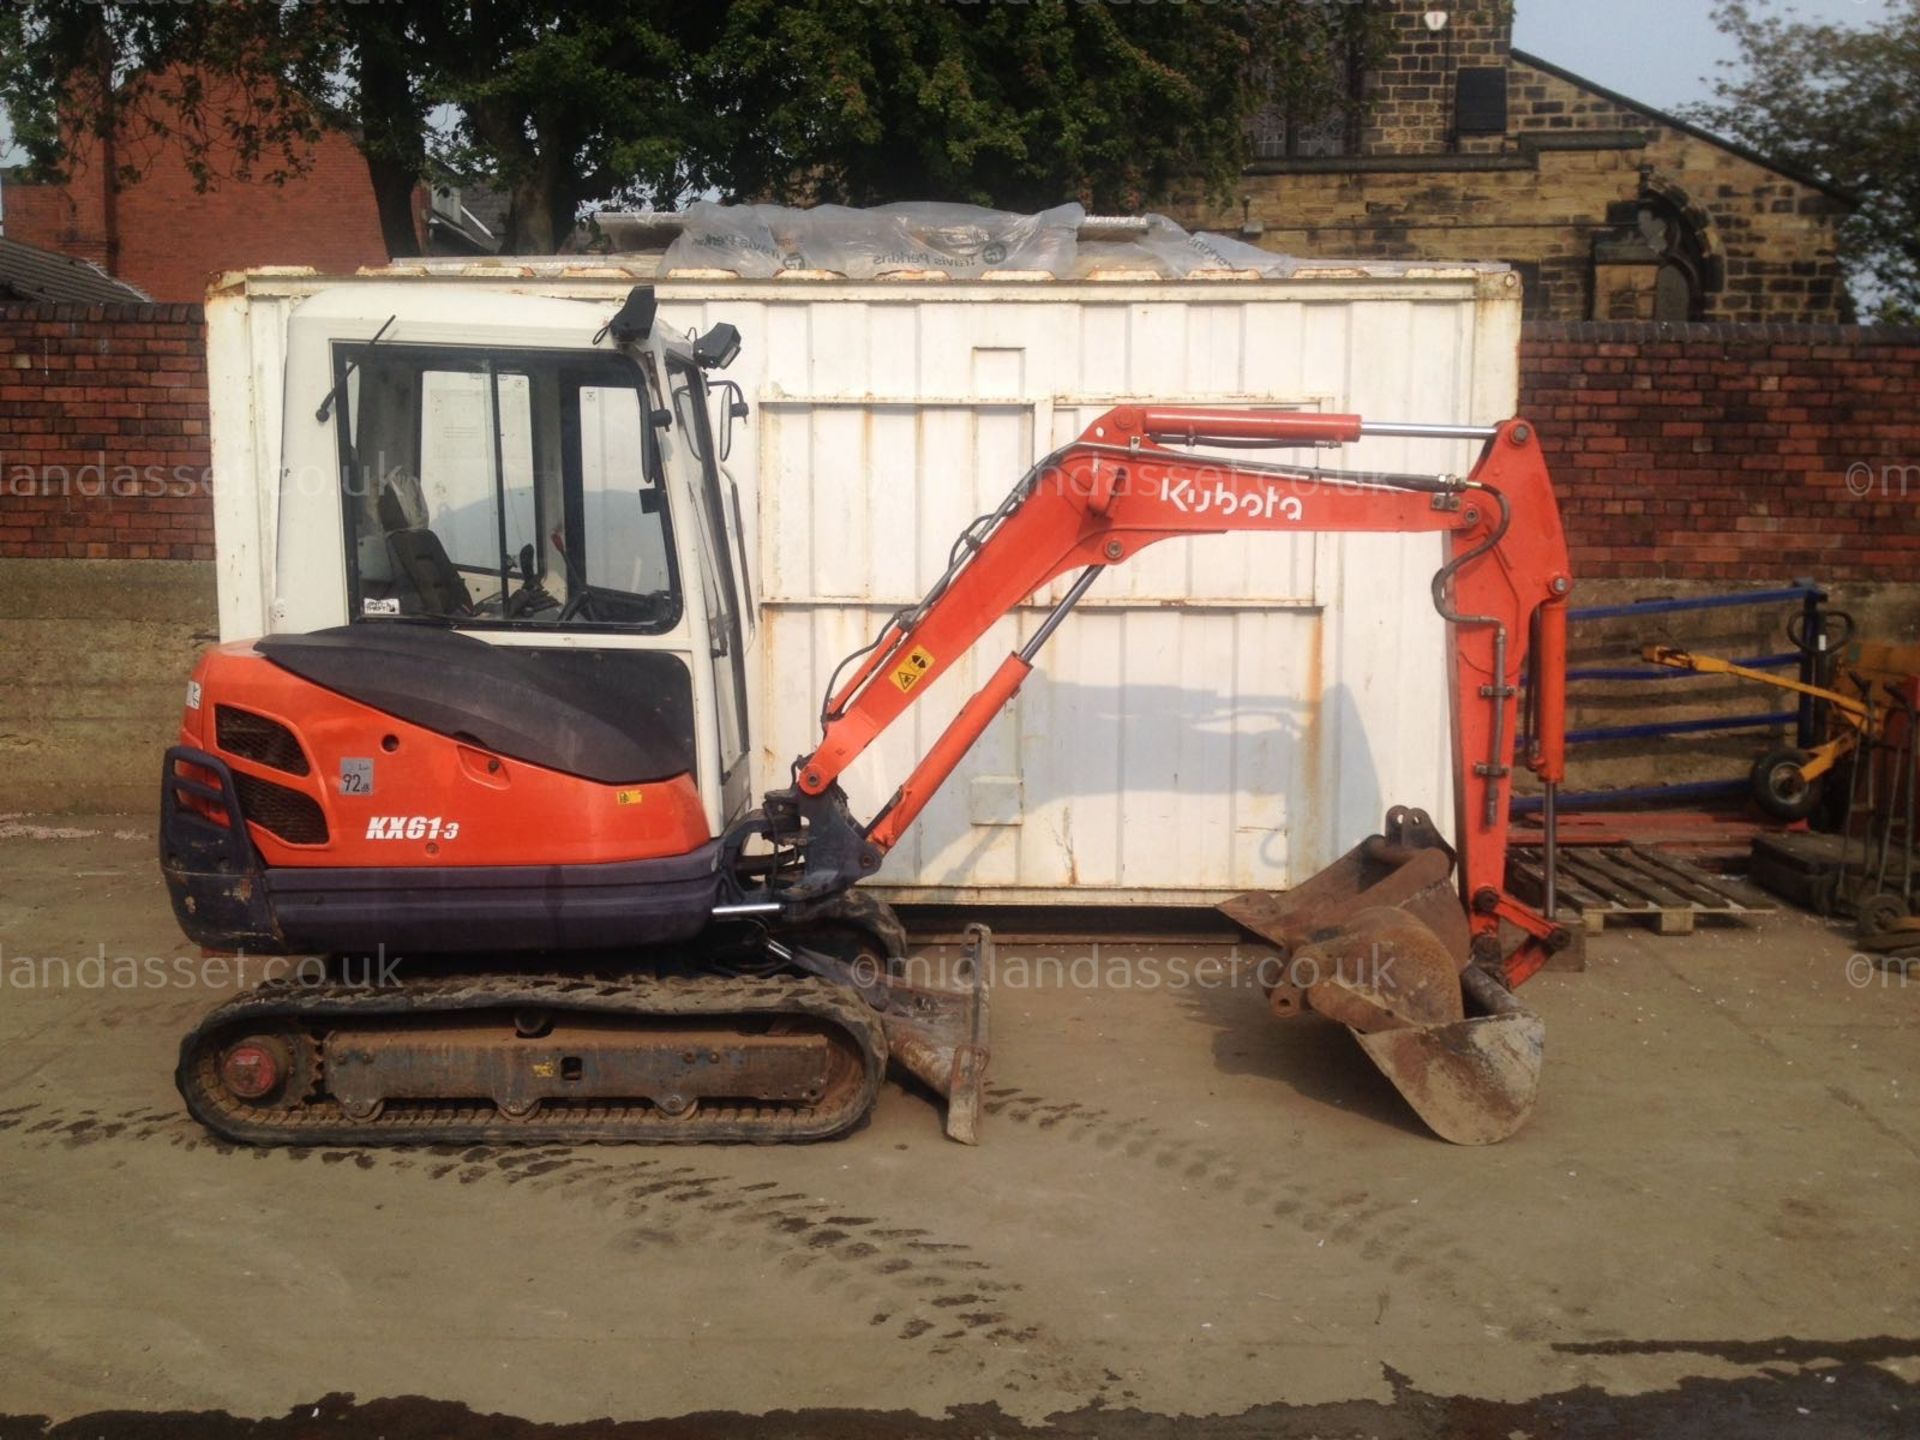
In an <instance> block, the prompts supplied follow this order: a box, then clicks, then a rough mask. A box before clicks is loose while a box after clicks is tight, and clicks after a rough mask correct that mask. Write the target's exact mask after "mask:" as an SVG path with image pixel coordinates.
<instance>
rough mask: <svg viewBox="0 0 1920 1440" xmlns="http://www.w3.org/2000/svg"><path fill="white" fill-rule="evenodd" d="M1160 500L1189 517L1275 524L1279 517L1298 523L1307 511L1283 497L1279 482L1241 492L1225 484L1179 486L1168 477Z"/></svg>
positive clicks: (1292, 498)
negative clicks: (1274, 520) (1219, 517)
mask: <svg viewBox="0 0 1920 1440" xmlns="http://www.w3.org/2000/svg"><path fill="white" fill-rule="evenodd" d="M1160 498H1161V499H1162V500H1164V501H1165V502H1166V503H1167V504H1169V505H1171V506H1173V508H1174V509H1176V510H1178V511H1180V512H1181V513H1182V514H1186V515H1206V514H1210V513H1212V514H1219V515H1221V516H1225V517H1227V518H1232V517H1234V516H1243V517H1245V518H1246V519H1249V520H1271V519H1273V517H1274V516H1275V515H1276V514H1277V515H1279V516H1280V517H1281V518H1282V519H1285V520H1293V521H1298V520H1299V519H1300V518H1301V517H1302V516H1303V515H1304V514H1305V513H1306V508H1307V507H1306V506H1305V505H1304V504H1302V503H1301V500H1300V497H1299V496H1298V495H1287V494H1284V493H1282V490H1281V487H1280V485H1279V484H1278V483H1277V482H1275V481H1269V482H1268V483H1267V484H1266V485H1265V486H1264V487H1253V488H1248V489H1244V490H1237V489H1235V488H1233V487H1232V486H1230V485H1228V484H1227V482H1226V481H1225V480H1219V481H1216V482H1214V484H1213V485H1211V486H1209V485H1208V484H1207V483H1206V482H1205V481H1200V482H1198V483H1196V482H1195V481H1193V480H1187V479H1183V480H1180V481H1179V482H1178V483H1176V482H1175V481H1174V479H1173V477H1172V476H1165V477H1162V479H1161V481H1160Z"/></svg>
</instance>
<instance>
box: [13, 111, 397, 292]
mask: <svg viewBox="0 0 1920 1440" xmlns="http://www.w3.org/2000/svg"><path fill="white" fill-rule="evenodd" d="M165 78H167V79H168V80H171V78H172V77H171V76H169V77H165ZM207 84H208V88H209V99H208V103H207V106H206V108H207V111H208V113H210V114H216V115H217V114H220V113H222V112H223V107H227V106H228V105H229V104H230V102H231V100H232V97H230V96H229V95H228V94H227V93H226V91H225V90H223V89H222V88H221V85H222V82H220V81H218V80H217V79H212V78H209V79H208V81H207ZM137 113H138V114H139V116H140V118H139V121H138V126H139V133H137V134H133V133H129V134H123V135H122V136H121V137H120V145H119V148H118V150H117V152H116V153H115V156H114V159H115V160H116V161H117V163H118V164H120V165H121V166H125V167H128V168H130V169H132V170H134V171H136V172H137V173H138V176H139V178H138V179H134V180H119V181H117V182H116V181H115V177H114V176H113V174H112V166H110V165H109V164H107V163H105V162H104V161H103V158H102V155H101V147H100V143H99V141H98V140H97V139H96V138H94V137H92V136H88V135H75V136H74V137H72V139H71V140H70V142H69V144H70V150H71V154H70V156H69V158H68V160H67V170H68V181H67V183H66V184H64V185H18V184H9V185H8V186H7V194H6V233H7V234H8V235H9V236H10V237H12V238H13V239H15V240H22V241H25V242H26V243H27V244H29V245H38V246H41V247H42V248H44V249H47V250H58V251H61V252H62V253H64V254H68V255H77V256H80V257H81V258H83V259H87V260H92V261H94V262H96V263H98V264H102V265H104V266H106V268H107V269H108V270H110V271H111V272H112V273H113V274H114V275H115V276H116V277H118V278H119V279H122V280H125V281H126V282H127V283H128V284H130V285H135V286H138V287H139V288H140V289H141V290H143V291H145V292H146V293H147V294H148V295H151V296H152V297H153V298H154V299H155V300H162V301H181V302H186V303H189V304H196V305H197V304H199V303H200V301H202V300H203V299H205V298H206V293H207V282H208V279H209V278H210V277H211V276H214V275H216V274H218V273H220V272H221V271H223V270H240V269H246V268H248V267H251V266H258V265H311V266H313V267H314V268H315V269H317V270H322V271H325V272H328V273H331V274H352V273H353V271H354V270H356V269H358V268H359V267H360V266H362V265H384V264H386V263H387V248H386V245H385V243H384V242H383V241H382V239H381V236H380V214H379V210H378V207H377V206H376V204H375V202H374V198H373V182H372V181H371V180H370V179H369V178H368V176H367V164H366V161H365V160H364V159H363V158H362V157H361V154H360V151H359V149H358V148H357V147H356V146H355V145H354V143H353V141H352V139H350V138H349V137H348V136H346V135H345V134H342V133H341V132H339V131H337V130H328V131H323V132H322V133H321V135H320V138H319V139H318V140H317V141H315V142H314V144H313V145H312V147H311V148H310V150H309V151H308V157H307V158H308V159H309V161H310V162H311V163H310V165H309V167H308V168H307V169H306V170H305V172H304V173H302V174H301V175H299V176H297V177H295V178H293V179H289V180H287V181H286V182H285V183H283V184H278V185H275V184H272V183H270V182H268V181H266V180H264V179H256V180H253V181H246V180H242V179H236V178H232V177H231V176H228V177H225V178H219V179H216V180H215V181H214V183H213V185H212V187H211V188H210V189H208V190H206V191H199V190H196V189H195V188H194V182H193V177H192V175H191V174H190V173H189V172H188V170H187V165H186V156H185V153H184V151H183V150H182V149H181V147H180V145H179V143H178V142H177V141H176V140H173V139H170V138H168V136H169V135H170V134H171V133H172V132H173V131H177V130H178V129H179V128H180V127H181V123H182V122H181V119H180V117H179V116H178V115H177V114H174V113H171V112H170V111H168V109H167V107H166V106H165V105H164V104H163V103H161V102H158V101H150V102H149V103H147V104H146V105H145V106H144V107H142V108H140V109H139V110H138V111H137ZM134 123H135V122H131V121H130V122H129V128H130V129H131V128H132V127H133V125H134ZM216 148H217V147H216ZM215 163H216V165H218V164H219V163H220V162H219V160H218V158H217V156H216V162H215ZM270 168H272V166H271V163H270V162H269V161H262V162H261V164H260V166H259V167H258V170H259V172H260V173H262V174H264V173H265V171H267V170H268V169H270ZM109 184H112V185H114V189H113V192H112V196H111V199H112V202H113V203H112V205H111V206H109V205H108V204H107V203H106V201H107V199H108V196H107V191H106V187H107V186H108V185H109Z"/></svg>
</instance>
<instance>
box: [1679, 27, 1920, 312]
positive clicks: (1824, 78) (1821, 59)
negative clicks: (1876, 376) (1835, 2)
mask: <svg viewBox="0 0 1920 1440" xmlns="http://www.w3.org/2000/svg"><path fill="white" fill-rule="evenodd" d="M1715 18H1716V20H1717V21H1718V22H1719V25H1720V27H1721V29H1723V30H1724V31H1726V32H1727V34H1729V35H1731V36H1732V37H1733V38H1734V40H1736V41H1737V42H1738V43H1739V46H1740V52H1741V59H1740V61H1739V62H1738V63H1737V64H1734V65H1731V66H1729V67H1728V68H1729V69H1730V72H1731V73H1730V74H1729V75H1728V76H1726V77H1724V78H1722V79H1720V80H1719V81H1717V82H1716V83H1715V85H1714V99H1713V100H1712V101H1711V102H1708V103H1706V104H1702V105H1697V106H1694V107H1692V109H1691V112H1690V113H1691V117H1692V118H1693V119H1696V120H1698V121H1700V122H1701V123H1703V124H1706V125H1708V126H1711V127H1713V128H1715V129H1717V130H1720V131H1722V132H1723V133H1725V134H1728V135H1731V136H1733V137H1734V138H1736V139H1738V140H1741V141H1743V142H1744V143H1746V144H1748V145H1751V146H1752V147H1753V148H1754V149H1756V150H1759V151H1760V152H1761V153H1763V154H1766V155H1771V156H1774V157H1775V158H1777V159H1779V160H1782V161H1787V162H1791V163H1795V164H1798V165H1799V166H1801V167H1803V168H1805V169H1808V170H1813V171H1816V172H1818V173H1820V174H1823V175H1826V176H1828V177H1829V178H1830V179H1831V180H1832V181H1833V182H1834V183H1835V184H1836V185H1838V186H1839V187H1840V188H1842V189H1844V190H1847V191H1850V192H1852V193H1853V194H1855V195H1857V196H1859V197H1860V200H1861V205H1860V208H1859V210H1858V211H1857V213H1855V214H1854V215H1853V216H1852V217H1850V218H1849V219H1848V220H1847V221H1846V222H1845V223H1844V224H1843V225H1842V227H1841V257H1842V259H1843V260H1844V261H1845V262H1846V263H1847V266H1848V268H1849V270H1850V271H1851V273H1852V275H1853V278H1854V281H1855V285H1856V288H1857V289H1859V290H1861V291H1863V292H1864V293H1865V294H1866V295H1867V296H1868V297H1869V298H1870V299H1871V300H1872V302H1873V304H1874V308H1875V311H1876V314H1877V317H1878V318H1880V319H1883V320H1900V319H1911V318H1912V317H1913V316H1914V314H1915V313H1916V311H1920V0H1901V3H1896V4H1894V5H1893V6H1891V7H1890V9H1889V12H1888V14H1887V16H1886V17H1885V19H1883V20H1880V21H1877V22H1870V23H1866V24H1862V25H1858V26H1850V25H1835V24H1815V23H1811V22H1807V21H1803V20H1800V19H1798V18H1795V17H1794V16H1793V14H1792V12H1791V11H1788V12H1787V14H1785V15H1782V14H1780V13H1779V12H1777V11H1775V10H1774V9H1772V8H1771V6H1770V5H1769V4H1768V3H1767V0H1757V3H1749V0H1732V3H1722V4H1721V5H1720V6H1719V7H1718V8H1717V9H1716V11H1715Z"/></svg>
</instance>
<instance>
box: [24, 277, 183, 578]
mask: <svg viewBox="0 0 1920 1440" xmlns="http://www.w3.org/2000/svg"><path fill="white" fill-rule="evenodd" d="M209 463H210V461H209V457H208V451H207V355H206V336H205V331H204V329H203V327H202V323H201V314H200V307H199V306H197V305H91V306H88V305H0V557H30V556H38V557H69V558H72V557H78V558H83V559H98V560H211V559H212V558H213V501H212V491H211V488H210V484H209V479H208V466H209Z"/></svg>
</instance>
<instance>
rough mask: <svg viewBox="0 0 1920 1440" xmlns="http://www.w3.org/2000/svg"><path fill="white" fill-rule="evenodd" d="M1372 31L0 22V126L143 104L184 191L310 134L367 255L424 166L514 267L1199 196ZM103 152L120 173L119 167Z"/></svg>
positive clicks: (307, 8) (1274, 3)
mask: <svg viewBox="0 0 1920 1440" xmlns="http://www.w3.org/2000/svg"><path fill="white" fill-rule="evenodd" d="M1386 25H1387V21H1386V17H1385V14H1384V13H1383V8H1382V6H1381V5H1379V4H1377V3H1373V0H1246V3H1220V4H1176V3H1153V4H1144V3H1143V4H1096V3H1087V0H1026V3H1014V0H1002V3H986V0H596V3H594V4H592V5H581V4H577V3H566V0H466V3H462V4H448V3H444V0H441V3H434V0H384V3H377V4H376V3H356V0H221V3H199V4H143V3H137V0H135V3H96V0H15V3H13V4H12V5H11V6H10V7H9V8H7V9H5V10H4V11H0V106H4V107H5V108H6V110H7V111H8V112H9V114H10V116H11V118H12V121H13V125H14V129H15V134H16V138H17V140H18V141H19V143H21V144H22V145H24V146H25V147H26V149H27V150H28V153H29V155H30V156H31V157H32V159H33V160H34V161H35V162H36V163H37V164H38V165H39V166H41V167H42V168H43V169H45V170H47V171H48V172H50V173H57V171H58V168H59V166H60V165H61V163H62V161H63V159H64V157H65V139H66V136H65V133H64V132H63V129H62V117H63V116H64V117H66V118H67V120H68V122H69V123H78V124H79V125H81V126H82V127H84V128H86V129H88V130H91V131H93V132H94V133H98V134H104V133H107V131H108V130H109V128H111V127H112V126H114V125H116V124H117V125H119V126H120V127H121V133H125V127H126V125H127V121H128V118H129V114H130V112H131V110H132V109H133V108H136V107H144V108H145V109H146V110H147V111H149V112H150V115H149V117H148V119H147V121H146V124H147V130H146V133H147V134H148V135H149V136H150V137H151V138H155V139H159V138H166V139H169V140H171V141H173V142H177V143H178V144H179V145H180V147H181V148H182V149H183V150H184V151H185V153H186V155H187V160H188V164H189V166H190V167H192V169H193V172H194V174H195V176H196V178H197V179H198V180H199V181H200V182H201V183H202V184H211V183H214V182H215V181H216V180H218V179H222V178H228V177H232V178H237V179H247V178H252V179H262V178H264V179H268V180H279V179H285V178H287V177H288V176H291V175H295V174H298V173H300V171H301V170H302V169H303V168H304V166H305V164H306V163H307V159H306V154H305V151H306V144H307V142H308V141H309V140H310V139H311V138H312V137H313V135H315V134H316V133H317V132H318V127H319V126H321V125H322V124H328V125H334V126H339V127H343V128H346V129H349V130H350V131H351V132H352V133H354V134H355V135H356V137H357V138H358V141H359V144H360V146H361V149H362V151H363V152H364V153H365V154H366V157H367V162H368V167H369V172H370V174H371V176H372V178H373V182H374V190H375V194H376V196H377V197H378V199H379V201H380V206H381V218H382V224H383V228H384V230H385V233H386V236H387V242H388V246H389V248H390V249H391V250H392V251H393V252H394V253H395V254H406V253H411V251H412V248H413V240H412V234H411V219H410V209H409V205H410V200H409V196H410V193H411V190H412V187H413V185H414V184H415V183H416V182H417V181H418V180H419V179H420V178H421V177H423V176H424V175H426V174H428V173H429V171H430V169H431V168H432V166H433V165H434V164H435V163H436V162H439V163H444V164H445V165H447V166H449V167H450V168H452V169H453V170H454V171H456V173H460V174H464V175H473V176H477V177H483V178H486V179H489V180H492V181H494V182H496V183H498V184H499V185H500V186H501V187H503V188H504V189H505V190H506V191H507V193H508V194H509V196H510V197H511V202H512V204H511V211H510V220H509V235H508V237H507V242H508V248H509V249H510V250H514V251H521V252H526V251H542V250H551V249H553V248H554V245H555V244H556V242H558V241H559V240H561V239H563V238H564V237H565V235H566V234H567V232H568V230H569V229H570V228H571V226H572V224H573V221H574V219H575V217H576V216H577V215H578V214H579V213H580V212H581V211H582V210H583V209H584V208H586V207H587V206H589V205H590V204H592V203H594V202H605V201H609V200H623V201H627V202H636V201H637V202H642V203H648V202H650V203H664V204H669V205H670V204H673V203H675V202H677V201H678V200H680V199H681V198H683V197H685V196H687V195H689V194H698V193H701V192H702V191H709V190H718V191H721V192H723V193H726V194H728V195H731V196H735V197H743V198H754V199H768V198H779V199H790V200H800V201H807V200H837V201H843V202H847V203H853V204H868V203H877V202H882V201H887V200H897V199H908V198H932V199H947V200H970V201H975V202H978V203H983V204H991V205H998V206H1003V207H1007V208H1014V209H1037V208H1041V207H1044V206H1047V205H1052V204H1056V203H1058V202H1059V201H1061V200H1063V199H1068V198H1078V199H1080V200H1082V201H1083V202H1084V203H1086V204H1088V205H1089V206H1092V207H1095V208H1100V209H1135V208H1139V207H1142V206H1144V205H1147V204H1150V203H1152V202H1154V201H1156V200H1159V199H1161V198H1163V197H1165V196H1166V195H1167V194H1168V193H1169V192H1170V191H1171V190H1172V188H1173V187H1174V186H1175V185H1176V184H1178V185H1182V186H1184V187H1188V188H1192V187H1195V186H1199V187H1203V188H1205V189H1206V190H1207V191H1208V192H1209V193H1210V194H1212V195H1214V196H1222V195H1225V194H1226V193H1227V192H1228V190H1229V188H1230V186H1231V184H1232V182H1233V179H1234V177H1235V176H1236V175H1237V174H1238V173H1239V170H1240V167H1241V164H1242V163H1243V161H1244V159H1245V152H1246V144H1247V141H1246V125H1247V122H1248V120H1249V118H1250V117H1251V116H1252V115H1254V114H1255V113H1256V112H1258V111H1259V110H1260V109H1262V108H1263V107H1267V106H1275V107H1279V108H1282V109H1285V110H1287V111H1288V112H1289V113H1292V114H1294V115H1296V116H1300V117H1303V118H1310V117H1311V116H1313V115H1314V114H1317V113H1322V112H1324V111H1326V110H1328V109H1330V108H1332V107H1334V106H1336V105H1342V104H1345V103H1347V101H1348V99H1349V95H1350V88H1351V87H1350V80H1349V77H1350V71H1351V67H1352V66H1353V65H1354V64H1355V63H1356V62H1361V61H1365V60H1368V59H1371V58H1372V57H1374V56H1376V55H1377V54H1378V53H1379V50H1380V48H1381V46H1382V44H1383V43H1384V41H1385V37H1386V33H1387V31H1386ZM176 61H187V62H191V63H190V64H186V65H178V66H176V65H175V64H174V62H176ZM108 77H110V78H111V82H112V83H110V84H109V83H103V80H104V79H106V78H108ZM209 81H212V82H213V83H208V82H209ZM222 81H232V82H234V83H231V84H227V83H221V82H222ZM170 117H178V118H177V119H175V118H170ZM121 149H122V151H123V154H122V156H121V163H122V164H123V166H125V167H127V168H129V169H130V170H133V169H137V168H138V162H139V153H140V152H139V147H128V146H122V147H121Z"/></svg>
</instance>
